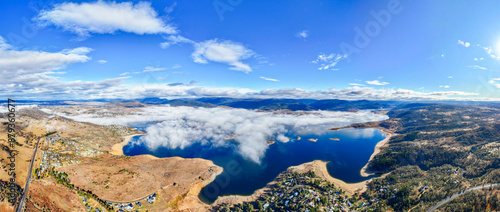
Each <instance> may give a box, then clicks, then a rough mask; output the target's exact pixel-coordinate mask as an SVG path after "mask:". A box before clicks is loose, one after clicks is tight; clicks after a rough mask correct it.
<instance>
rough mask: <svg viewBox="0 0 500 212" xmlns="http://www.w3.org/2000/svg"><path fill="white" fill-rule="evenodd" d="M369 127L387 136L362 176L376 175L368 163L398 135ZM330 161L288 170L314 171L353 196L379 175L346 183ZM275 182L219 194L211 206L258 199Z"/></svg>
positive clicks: (379, 128) (306, 164)
mask: <svg viewBox="0 0 500 212" xmlns="http://www.w3.org/2000/svg"><path fill="white" fill-rule="evenodd" d="M368 128H372V129H378V130H380V132H382V133H384V134H385V136H386V137H385V138H384V139H382V140H381V141H379V142H377V144H376V145H375V148H374V150H373V153H372V154H371V156H370V159H369V160H368V162H367V163H366V164H365V166H363V168H361V170H360V175H361V176H362V177H368V176H370V175H374V174H375V173H372V172H370V171H368V170H367V169H368V165H369V164H370V162H371V161H372V160H373V158H374V157H375V156H376V155H377V154H379V153H380V151H381V150H382V147H384V146H386V145H387V144H388V143H389V140H390V139H391V137H392V136H394V135H396V133H394V132H391V131H389V130H388V129H385V128H381V127H367V128H366V129H368ZM342 129H346V128H342ZM328 163H329V162H328V161H322V160H314V161H311V162H307V163H303V164H300V165H297V166H291V167H288V169H287V170H293V171H296V172H307V171H314V172H315V173H316V174H318V175H319V176H320V177H321V178H322V179H324V180H326V181H329V182H331V183H333V184H334V185H335V186H337V187H339V188H341V189H342V190H344V191H346V194H347V195H348V196H352V195H354V193H359V194H360V193H363V192H365V191H366V190H367V188H368V183H369V182H371V181H372V180H373V179H376V178H378V177H375V178H372V179H368V180H365V181H361V182H358V183H346V182H344V181H343V180H340V179H338V178H335V177H332V176H331V175H330V173H329V172H328V168H327V167H326V165H327V164H328ZM387 174H388V173H386V174H383V175H381V176H380V177H383V176H385V175H387ZM274 184H276V181H275V180H272V181H271V182H269V183H268V184H266V186H264V187H263V188H260V189H258V190H256V191H255V192H254V193H252V194H251V195H248V196H245V195H228V196H219V197H218V198H217V199H216V200H215V201H214V202H213V203H212V204H210V206H212V207H213V206H216V205H219V204H223V203H230V204H242V203H244V202H252V201H256V200H257V199H258V198H259V197H260V196H261V195H263V194H264V193H267V192H269V191H270V189H271V188H270V187H272V186H273V185H274ZM207 205H208V204H207Z"/></svg>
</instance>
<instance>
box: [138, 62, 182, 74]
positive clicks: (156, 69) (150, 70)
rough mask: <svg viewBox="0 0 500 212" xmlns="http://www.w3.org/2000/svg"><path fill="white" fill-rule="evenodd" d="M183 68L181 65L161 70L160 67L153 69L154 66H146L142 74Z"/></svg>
mask: <svg viewBox="0 0 500 212" xmlns="http://www.w3.org/2000/svg"><path fill="white" fill-rule="evenodd" d="M181 67H182V66H181V65H179V64H176V65H174V66H172V67H169V68H160V67H152V66H146V67H145V68H144V70H143V71H142V72H156V71H165V70H168V69H178V68H181Z"/></svg>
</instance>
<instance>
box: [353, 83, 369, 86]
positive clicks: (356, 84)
mask: <svg viewBox="0 0 500 212" xmlns="http://www.w3.org/2000/svg"><path fill="white" fill-rule="evenodd" d="M349 85H352V86H365V85H363V84H359V83H349Z"/></svg>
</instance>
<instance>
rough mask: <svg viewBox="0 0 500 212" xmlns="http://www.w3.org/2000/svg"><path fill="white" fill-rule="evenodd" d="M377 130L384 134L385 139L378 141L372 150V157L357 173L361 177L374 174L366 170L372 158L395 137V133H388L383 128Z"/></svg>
mask: <svg viewBox="0 0 500 212" xmlns="http://www.w3.org/2000/svg"><path fill="white" fill-rule="evenodd" d="M377 129H378V130H380V131H381V132H383V133H384V134H385V136H386V137H385V139H383V140H381V141H379V142H378V143H377V145H375V149H374V150H373V153H372V155H371V156H370V159H369V160H368V162H367V163H366V164H365V166H363V168H361V170H360V171H359V174H360V175H361V176H363V177H368V176H370V175H372V174H375V173H373V172H371V171H369V170H368V165H369V164H370V163H371V162H372V160H373V158H374V157H375V156H376V155H377V154H378V153H380V151H381V150H382V147H384V146H386V145H388V144H389V140H391V137H392V136H394V135H395V133H393V132H390V131H388V130H387V129H384V128H377Z"/></svg>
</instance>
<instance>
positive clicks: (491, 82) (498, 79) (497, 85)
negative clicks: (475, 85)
mask: <svg viewBox="0 0 500 212" xmlns="http://www.w3.org/2000/svg"><path fill="white" fill-rule="evenodd" d="M497 81H500V78H492V79H490V80H489V81H488V83H490V84H492V85H494V86H496V87H497V88H500V82H497Z"/></svg>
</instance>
